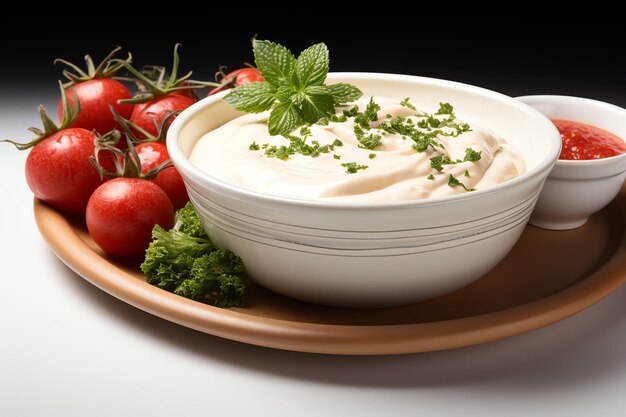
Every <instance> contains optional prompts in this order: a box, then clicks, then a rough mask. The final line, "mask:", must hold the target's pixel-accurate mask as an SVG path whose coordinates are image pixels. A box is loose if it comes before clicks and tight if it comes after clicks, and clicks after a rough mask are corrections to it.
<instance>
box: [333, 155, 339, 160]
mask: <svg viewBox="0 0 626 417" xmlns="http://www.w3.org/2000/svg"><path fill="white" fill-rule="evenodd" d="M333 158H335V159H341V155H337V154H335V155H333Z"/></svg>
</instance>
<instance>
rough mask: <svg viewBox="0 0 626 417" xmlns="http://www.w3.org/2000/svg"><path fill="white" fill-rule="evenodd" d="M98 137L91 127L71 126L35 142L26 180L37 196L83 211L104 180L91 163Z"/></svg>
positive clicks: (28, 159)
mask: <svg viewBox="0 0 626 417" xmlns="http://www.w3.org/2000/svg"><path fill="white" fill-rule="evenodd" d="M95 137H96V135H95V134H94V133H93V132H90V131H89V130H85V129H80V128H70V129H64V130H61V131H60V132H57V133H55V134H54V135H52V136H50V137H48V138H46V139H44V140H42V141H41V142H39V143H38V144H37V145H35V147H33V149H32V150H31V151H30V153H29V154H28V157H27V158H26V181H27V183H28V186H29V187H30V189H31V190H32V192H33V194H35V197H37V198H39V199H40V200H42V201H45V202H46V203H48V204H50V205H51V206H54V207H56V208H58V209H61V210H63V211H66V212H71V213H82V212H84V211H85V207H86V206H87V201H88V200H89V197H90V196H91V193H93V191H94V190H95V189H96V188H98V186H100V184H102V182H103V181H102V180H101V179H100V174H99V173H98V171H97V170H96V169H95V168H94V167H92V166H91V164H90V163H89V157H90V156H91V155H93V154H94V149H95V145H94V139H95ZM111 162H112V160H111Z"/></svg>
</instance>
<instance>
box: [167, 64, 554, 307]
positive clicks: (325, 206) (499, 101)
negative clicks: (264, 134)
mask: <svg viewBox="0 0 626 417" xmlns="http://www.w3.org/2000/svg"><path fill="white" fill-rule="evenodd" d="M329 81H330V82H349V83H353V84H356V85H357V86H358V87H359V88H361V90H363V92H364V93H365V95H378V96H390V97H398V98H404V97H407V96H410V97H412V99H413V101H414V102H416V103H419V104H420V105H423V106H425V107H433V108H436V107H437V106H438V103H439V102H440V101H447V102H450V103H452V104H453V105H454V107H455V111H456V114H457V115H458V116H459V118H460V119H462V120H464V121H468V122H470V123H474V122H476V123H478V124H480V125H482V126H485V127H487V128H489V129H491V130H493V131H495V132H496V133H497V134H498V135H500V136H502V137H505V138H506V139H507V140H508V141H509V142H510V143H512V144H513V145H514V146H516V147H517V148H518V149H519V150H520V153H521V154H522V155H523V157H524V159H525V161H526V164H527V171H526V172H525V173H524V174H523V175H521V176H519V177H517V178H514V179H512V180H510V181H507V182H506V183H503V184H500V185H497V186H494V187H492V188H488V189H485V190H478V191H475V192H471V193H466V194H459V195H454V196H448V197H441V198H432V199H426V200H416V201H409V202H393V203H347V202H328V201H321V200H318V201H311V200H301V199H296V198H287V197H280V196H273V195H268V194H262V193H257V192H253V191H249V190H245V189H242V188H239V187H236V186H233V185H231V184H228V183H225V182H224V181H222V180H220V179H218V178H215V177H213V176H211V175H208V174H207V173H205V172H203V171H202V170H200V169H198V168H196V167H195V166H194V165H192V164H191V163H190V162H189V160H188V156H189V154H190V153H191V150H192V149H193V146H194V145H195V143H196V141H197V140H198V139H199V138H200V137H201V136H202V135H203V134H205V133H206V132H208V131H210V130H212V129H214V128H216V127H218V126H220V125H222V124H224V123H225V122H227V121H229V120H231V119H233V118H235V117H237V116H239V115H240V114H241V113H239V112H237V111H236V110H234V109H233V108H231V107H230V106H229V105H227V104H226V103H224V102H223V101H222V100H221V98H222V97H223V96H224V94H225V93H221V94H218V95H215V96H211V97H209V98H206V99H204V100H201V101H200V102H198V103H196V104H194V105H193V106H191V107H189V108H188V109H186V110H185V111H183V112H182V113H181V114H180V115H179V116H178V117H177V119H176V120H175V121H174V123H173V124H172V126H171V127H170V129H169V132H168V137H167V145H168V150H169V153H170V156H171V158H172V161H173V162H174V165H175V166H176V167H177V168H178V170H179V171H180V173H181V175H182V176H183V179H184V181H185V185H186V186H187V189H188V191H189V195H190V198H191V200H192V202H193V203H194V205H195V207H196V209H197V210H198V213H199V214H200V217H201V218H202V220H203V223H204V225H205V228H206V229H207V232H208V233H209V235H210V236H211V238H212V239H213V241H214V243H215V244H216V245H218V246H220V247H225V248H228V249H230V250H232V251H233V252H235V253H236V254H237V255H239V256H240V257H241V258H242V259H243V261H244V264H245V265H246V268H247V270H248V274H249V276H250V277H251V278H252V279H254V280H255V281H257V282H258V283H260V284H261V285H264V286H266V287H268V288H270V289H272V290H274V291H276V292H279V293H282V294H285V295H288V296H291V297H294V298H298V299H301V300H305V301H311V302H315V303H320V304H328V305H337V306H348V307H387V306H394V305H402V304H408V303H413V302H417V301H420V300H424V299H427V298H432V297H435V296H438V295H441V294H444V293H446V292H450V291H453V290H456V289H458V288H460V287H463V286H465V285H467V284H469V283H471V282H472V281H474V280H476V279H477V278H479V277H480V276H482V275H483V274H484V273H486V272H487V271H489V270H490V269H491V268H493V267H494V266H495V265H496V264H497V263H498V262H499V261H500V260H501V259H502V258H503V257H504V256H505V255H506V254H507V253H508V252H509V250H510V249H511V248H512V247H513V245H514V244H515V242H516V241H517V239H518V238H519V236H520V234H521V232H522V230H523V229H524V226H525V224H526V222H527V221H528V218H529V217H530V212H531V210H532V209H533V206H534V204H535V201H536V199H537V196H538V195H539V191H540V189H541V187H542V185H543V183H544V181H545V179H546V177H547V175H548V173H549V172H550V170H551V169H552V167H553V165H554V163H555V161H556V159H557V157H558V154H559V152H560V146H561V139H560V136H559V134H558V131H557V130H556V128H555V127H554V125H553V124H552V123H550V121H549V120H548V119H546V118H545V117H544V116H542V115H541V114H540V113H539V112H537V111H535V110H533V109H532V108H530V107H528V106H526V105H524V104H522V103H520V102H518V101H516V100H514V99H512V98H510V97H506V96H503V95H501V94H498V93H495V92H492V91H489V90H485V89H481V88H478V87H473V86H469V85H465V84H460V83H454V82H450V81H443V80H436V79H430V78H423V77H413V76H406V75H393V74H367V73H337V74H330V75H329Z"/></svg>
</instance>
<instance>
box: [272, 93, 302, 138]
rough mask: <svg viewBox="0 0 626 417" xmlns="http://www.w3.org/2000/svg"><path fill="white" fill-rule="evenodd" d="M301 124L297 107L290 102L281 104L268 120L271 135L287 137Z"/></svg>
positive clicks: (275, 108)
mask: <svg viewBox="0 0 626 417" xmlns="http://www.w3.org/2000/svg"><path fill="white" fill-rule="evenodd" d="M300 123H301V118H300V115H299V114H298V110H297V109H296V106H295V105H294V104H293V103H292V102H290V101H283V102H279V103H278V104H277V105H276V106H275V107H274V109H273V110H272V113H270V118H269V120H268V130H269V132H270V135H272V136H276V135H286V134H288V133H290V132H291V131H292V130H294V129H295V128H296V127H297V126H298V125H299V124H300Z"/></svg>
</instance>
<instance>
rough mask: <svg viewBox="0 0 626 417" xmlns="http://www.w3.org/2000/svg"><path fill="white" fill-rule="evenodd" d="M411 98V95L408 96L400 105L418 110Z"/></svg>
mask: <svg viewBox="0 0 626 417" xmlns="http://www.w3.org/2000/svg"><path fill="white" fill-rule="evenodd" d="M410 100H411V97H407V98H405V99H404V100H402V101H401V102H400V105H401V106H403V107H406V108H408V109H411V110H417V109H416V108H415V106H414V105H413V103H411V102H410Z"/></svg>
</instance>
